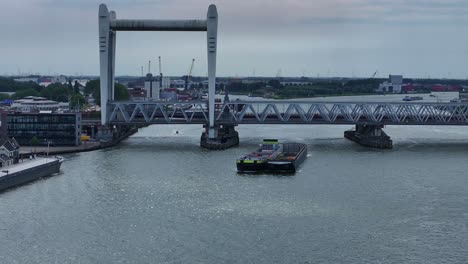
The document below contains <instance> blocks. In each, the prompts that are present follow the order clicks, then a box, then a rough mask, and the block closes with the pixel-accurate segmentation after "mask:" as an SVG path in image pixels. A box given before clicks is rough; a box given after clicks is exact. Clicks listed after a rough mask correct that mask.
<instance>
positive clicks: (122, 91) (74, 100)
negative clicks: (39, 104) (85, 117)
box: [0, 77, 130, 109]
mask: <svg viewBox="0 0 468 264" xmlns="http://www.w3.org/2000/svg"><path fill="white" fill-rule="evenodd" d="M80 88H81V85H80V84H79V83H78V82H76V81H75V83H74V84H72V82H71V81H69V82H68V83H65V84H62V83H58V82H57V83H52V84H49V85H48V86H47V87H44V86H41V85H39V84H37V83H35V82H32V81H31V82H17V81H15V80H13V79H11V78H5V77H0V92H15V93H14V94H13V95H11V96H9V95H8V94H0V100H5V99H12V100H17V99H21V98H24V97H27V96H41V97H44V98H47V99H49V100H53V101H57V102H70V108H75V109H76V108H81V107H83V106H84V105H85V104H86V99H85V96H86V95H92V96H93V98H94V99H95V101H96V104H98V105H99V104H100V102H101V101H100V100H101V99H100V98H101V95H100V85H99V80H91V81H88V82H87V83H86V85H85V86H84V88H83V90H84V95H83V94H82V93H81V92H80ZM129 97H130V95H129V93H128V90H127V87H125V86H124V85H122V84H119V83H117V84H115V98H116V100H128V99H129Z"/></svg>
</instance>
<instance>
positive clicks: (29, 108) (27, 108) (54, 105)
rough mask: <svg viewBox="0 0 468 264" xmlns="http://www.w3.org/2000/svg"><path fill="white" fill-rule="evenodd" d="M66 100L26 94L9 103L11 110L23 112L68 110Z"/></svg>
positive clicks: (68, 106)
mask: <svg viewBox="0 0 468 264" xmlns="http://www.w3.org/2000/svg"><path fill="white" fill-rule="evenodd" d="M69 108H70V105H69V103H68V102H56V101H52V100H49V99H47V98H44V97H38V96H27V97H25V98H23V99H19V100H15V101H14V102H13V103H12V104H11V110H13V111H19V112H23V113H29V112H40V111H52V112H55V111H68V110H69Z"/></svg>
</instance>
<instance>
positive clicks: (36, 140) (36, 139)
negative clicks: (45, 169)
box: [30, 136, 40, 152]
mask: <svg viewBox="0 0 468 264" xmlns="http://www.w3.org/2000/svg"><path fill="white" fill-rule="evenodd" d="M39 142H40V141H39V139H38V138H37V137H36V136H33V137H32V138H31V141H30V143H31V146H34V152H36V146H37V145H39ZM31 150H32V149H31ZM31 152H32V151H31Z"/></svg>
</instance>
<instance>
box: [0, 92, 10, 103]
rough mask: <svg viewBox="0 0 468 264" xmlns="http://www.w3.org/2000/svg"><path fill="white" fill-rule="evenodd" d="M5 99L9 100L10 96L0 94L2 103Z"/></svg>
mask: <svg viewBox="0 0 468 264" xmlns="http://www.w3.org/2000/svg"><path fill="white" fill-rule="evenodd" d="M5 99H10V96H9V95H8V94H3V93H0V100H1V101H3V100H5Z"/></svg>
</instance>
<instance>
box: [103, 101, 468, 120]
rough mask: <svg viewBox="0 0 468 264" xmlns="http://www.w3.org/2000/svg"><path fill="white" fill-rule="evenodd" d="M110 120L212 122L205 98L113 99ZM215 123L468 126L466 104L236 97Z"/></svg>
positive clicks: (219, 109) (221, 106)
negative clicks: (176, 99) (192, 99)
mask: <svg viewBox="0 0 468 264" xmlns="http://www.w3.org/2000/svg"><path fill="white" fill-rule="evenodd" d="M108 111H109V112H108V116H109V120H108V121H109V123H111V124H171V123H172V124H173V123H179V124H208V123H209V117H208V109H207V102H206V101H192V102H177V103H173V102H151V101H146V102H132V101H128V102H110V103H108ZM215 123H216V124H232V125H237V124H367V125H374V124H375V125H468V104H466V103H424V102H421V103H414V102H411V103H406V102H405V103H403V102H402V103H399V102H307V101H234V102H227V103H224V104H216V105H215Z"/></svg>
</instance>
